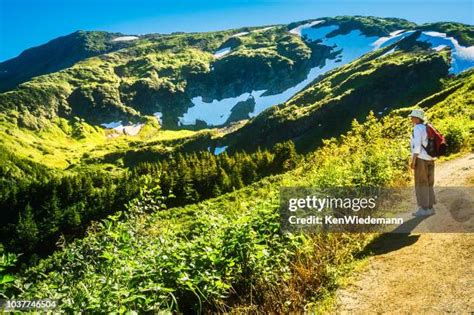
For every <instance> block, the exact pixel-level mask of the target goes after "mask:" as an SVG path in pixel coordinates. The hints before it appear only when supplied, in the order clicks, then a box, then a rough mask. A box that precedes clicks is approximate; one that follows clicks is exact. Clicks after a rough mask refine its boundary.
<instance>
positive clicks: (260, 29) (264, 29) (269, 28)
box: [252, 26, 275, 33]
mask: <svg viewBox="0 0 474 315" xmlns="http://www.w3.org/2000/svg"><path fill="white" fill-rule="evenodd" d="M274 27H275V26H268V27H264V28H259V29H256V30H253V31H252V33H257V32H265V31H268V30H271V29H272V28H274Z"/></svg>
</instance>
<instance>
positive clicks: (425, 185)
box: [409, 109, 436, 217]
mask: <svg viewBox="0 0 474 315" xmlns="http://www.w3.org/2000/svg"><path fill="white" fill-rule="evenodd" d="M409 117H411V121H412V123H413V132H412V136H411V165H410V166H411V168H412V169H413V170H414V172H415V192H416V201H417V203H418V207H419V208H418V210H417V211H416V212H414V213H413V215H414V216H417V217H418V216H428V215H433V214H434V209H433V205H434V204H435V203H436V200H435V195H434V190H433V185H434V169H435V166H434V158H433V157H432V156H430V155H429V154H428V152H427V149H426V148H427V147H428V134H427V131H426V129H427V126H426V125H425V122H426V118H425V113H424V112H423V110H421V109H415V110H413V111H412V112H411V114H410V115H409Z"/></svg>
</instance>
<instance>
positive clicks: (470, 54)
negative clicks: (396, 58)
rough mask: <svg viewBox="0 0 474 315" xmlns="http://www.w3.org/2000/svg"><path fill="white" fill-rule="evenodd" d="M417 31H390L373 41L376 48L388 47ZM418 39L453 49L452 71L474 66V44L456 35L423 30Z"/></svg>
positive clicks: (440, 48) (438, 49)
mask: <svg viewBox="0 0 474 315" xmlns="http://www.w3.org/2000/svg"><path fill="white" fill-rule="evenodd" d="M413 33H415V31H407V32H403V31H396V32H393V33H390V36H387V37H381V38H379V39H378V40H377V41H375V42H374V43H373V46H374V50H375V49H378V48H383V47H387V46H389V45H391V44H393V43H396V42H398V41H400V40H402V39H403V38H405V37H407V36H410V35H411V34H413ZM417 41H420V42H426V43H429V44H431V47H432V48H433V49H434V50H436V51H440V50H442V49H444V48H446V47H449V48H450V49H451V57H452V58H451V59H452V60H451V68H450V69H449V71H450V73H452V74H458V73H460V72H462V71H464V70H467V69H469V68H472V67H474V46H470V47H465V46H462V45H460V44H459V42H458V41H457V40H456V39H455V38H454V37H448V36H447V35H446V34H445V33H440V32H430V31H427V32H421V34H420V36H419V37H418V38H417Z"/></svg>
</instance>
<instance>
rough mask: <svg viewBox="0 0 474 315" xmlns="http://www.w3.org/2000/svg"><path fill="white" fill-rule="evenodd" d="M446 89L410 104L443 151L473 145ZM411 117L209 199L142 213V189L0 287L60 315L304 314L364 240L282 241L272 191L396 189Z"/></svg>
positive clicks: (463, 114) (471, 81)
mask: <svg viewBox="0 0 474 315" xmlns="http://www.w3.org/2000/svg"><path fill="white" fill-rule="evenodd" d="M454 87H456V88H454ZM445 89H446V90H445V91H441V92H439V93H438V94H437V95H433V96H431V97H430V99H427V100H424V101H422V102H421V103H420V104H430V108H429V109H428V111H427V115H428V118H429V120H430V121H431V122H432V123H434V124H435V126H437V127H438V128H439V130H440V131H442V132H443V133H444V134H445V135H446V137H447V139H448V141H449V145H450V147H451V151H452V152H453V153H454V152H455V151H459V150H467V149H472V144H469V141H470V139H472V136H473V130H474V129H473V128H474V125H473V120H472V116H473V115H474V112H473V110H474V107H473V104H474V103H473V102H474V93H473V92H474V72H473V71H470V72H468V73H465V74H463V75H461V76H459V77H458V78H455V79H452V80H450V81H449V82H447V83H446V85H445ZM434 99H437V100H436V101H434ZM410 110H411V108H404V109H398V110H393V111H391V113H390V114H388V115H387V116H386V117H384V118H382V119H377V118H376V117H374V116H373V115H369V117H368V118H367V120H366V122H365V123H364V124H358V123H353V124H352V128H351V130H350V131H349V132H348V133H347V134H345V135H343V136H341V137H339V138H338V139H331V140H328V141H325V142H324V145H323V146H322V147H321V148H320V149H318V150H317V151H315V152H313V153H311V154H309V155H307V157H306V158H305V160H304V162H303V163H301V164H300V167H298V168H297V169H296V170H293V171H290V172H289V173H286V174H283V175H280V176H275V177H271V178H268V179H265V180H262V181H260V182H258V183H255V184H253V185H251V186H249V187H247V188H244V189H241V190H237V191H235V192H232V193H229V194H225V195H223V196H221V197H219V198H216V199H211V200H208V201H206V202H202V203H198V204H195V205H190V206H186V207H183V208H173V209H168V210H158V209H157V208H155V207H159V205H156V206H152V207H151V209H150V208H148V209H147V208H146V206H150V205H151V201H152V200H153V197H152V194H150V192H149V191H148V192H147V190H145V191H144V192H143V194H142V196H141V197H140V198H138V199H137V200H134V201H132V202H131V203H130V205H129V212H128V213H127V214H122V218H120V215H116V216H114V217H110V218H109V219H108V220H105V221H103V222H102V223H100V224H96V225H94V227H93V228H91V230H90V233H89V235H88V236H87V237H86V238H84V239H83V240H77V241H75V242H74V243H72V244H69V245H67V246H66V247H65V249H64V250H63V251H58V252H57V253H55V254H54V255H52V256H51V257H50V258H47V259H45V260H43V261H41V262H40V263H39V264H38V265H37V266H35V267H33V268H30V269H29V270H28V271H27V272H25V273H24V274H21V275H18V278H17V280H16V281H15V282H9V284H8V285H7V286H5V287H4V289H5V290H7V292H9V294H12V295H14V296H16V297H19V298H23V299H25V298H46V297H48V298H53V299H59V300H60V301H61V308H62V309H64V310H74V309H77V308H81V309H84V310H88V311H98V310H100V311H111V310H120V311H125V310H132V309H133V310H140V311H150V310H158V309H161V310H163V309H170V310H175V311H178V310H179V311H182V312H186V311H189V310H191V309H193V310H196V309H197V310H201V309H204V310H220V311H227V310H229V309H234V310H235V311H239V310H240V311H255V310H259V311H263V312H265V311H270V310H272V311H280V312H288V311H292V310H293V311H297V310H299V311H301V310H302V309H303V307H305V306H307V307H310V308H311V307H314V306H315V305H317V302H318V301H319V300H320V299H321V298H324V297H325V296H327V294H330V292H332V291H333V290H334V288H336V287H337V285H338V279H339V277H340V276H341V274H342V273H344V270H345V268H347V266H348V263H350V262H351V261H353V259H354V256H353V255H354V254H356V253H357V252H359V251H360V250H362V249H363V247H364V245H365V244H366V243H367V242H368V241H370V238H371V236H370V235H354V234H352V235H346V234H329V235H292V234H282V233H281V232H280V230H279V218H278V203H279V201H278V192H279V187H281V186H294V185H303V186H304V185H306V186H316V187H321V186H327V185H336V186H343V185H355V186H364V185H375V186H392V185H397V186H398V185H405V184H406V182H407V180H408V170H407V167H408V156H409V151H408V141H409V140H408V139H409V136H410V122H409V119H407V115H408V113H409V112H410ZM150 211H151V213H150ZM145 213H149V214H145Z"/></svg>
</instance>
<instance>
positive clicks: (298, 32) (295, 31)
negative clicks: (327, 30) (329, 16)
mask: <svg viewBox="0 0 474 315" xmlns="http://www.w3.org/2000/svg"><path fill="white" fill-rule="evenodd" d="M323 22H324V21H323V20H318V21H313V22H309V23H305V24H302V25H300V26H297V27H295V28H292V29H291V30H289V32H290V33H292V34H295V35H299V36H303V35H302V32H303V30H306V29H308V28H311V27H313V26H315V25H318V24H321V23H323Z"/></svg>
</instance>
